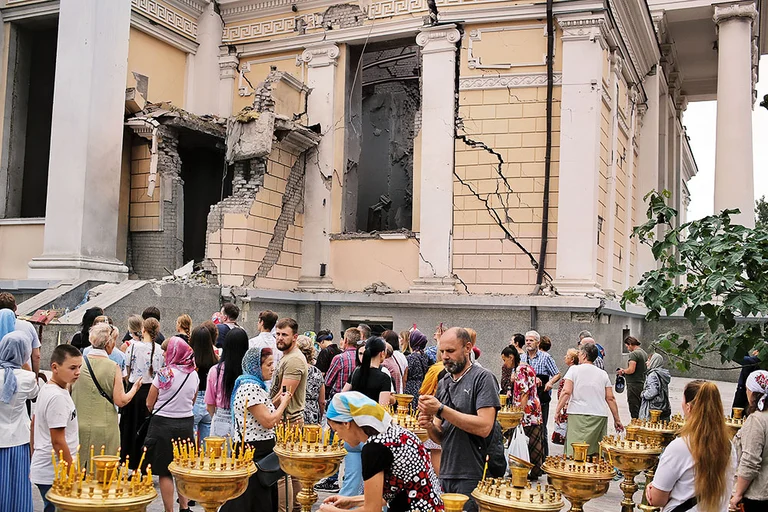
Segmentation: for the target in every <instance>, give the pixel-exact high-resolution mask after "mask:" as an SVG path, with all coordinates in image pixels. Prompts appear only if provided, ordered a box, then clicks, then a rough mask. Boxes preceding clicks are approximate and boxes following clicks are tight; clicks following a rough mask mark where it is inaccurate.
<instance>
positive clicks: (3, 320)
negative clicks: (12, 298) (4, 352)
mask: <svg viewBox="0 0 768 512" xmlns="http://www.w3.org/2000/svg"><path fill="white" fill-rule="evenodd" d="M15 330H16V313H14V312H13V311H11V310H10V309H0V340H1V339H3V337H5V335H6V334H8V333H9V332H12V331H15Z"/></svg>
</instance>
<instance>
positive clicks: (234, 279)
mask: <svg viewBox="0 0 768 512" xmlns="http://www.w3.org/2000/svg"><path fill="white" fill-rule="evenodd" d="M298 156H299V155H298V153H296V152H295V151H293V150H289V149H287V148H286V147H285V146H283V145H279V146H278V147H276V148H274V149H273V150H272V152H271V153H270V155H269V157H268V160H267V172H266V174H265V176H264V186H263V187H261V188H260V189H259V191H258V192H257V193H256V199H255V200H254V202H253V204H252V206H251V209H250V212H249V213H248V214H246V215H243V214H236V213H227V214H225V215H224V219H223V223H222V229H220V230H218V231H216V232H214V233H211V234H210V235H209V236H208V243H207V247H206V255H207V256H208V257H209V258H211V260H212V261H213V263H214V264H215V265H216V267H217V269H218V275H219V281H220V282H221V284H223V285H225V286H249V287H253V288H266V289H271V290H293V289H295V288H296V285H297V284H298V282H299V273H300V271H301V241H302V238H303V234H304V215H303V214H302V213H297V214H296V218H295V220H294V222H293V224H291V225H289V226H288V231H287V233H286V236H285V239H284V241H283V246H282V250H281V252H280V256H279V258H278V261H277V263H276V264H275V265H274V266H273V267H272V269H271V270H270V271H269V273H268V274H267V276H266V277H255V276H256V273H257V272H258V269H259V265H260V264H261V262H262V260H263V259H264V256H265V255H266V252H267V247H268V246H269V242H270V240H271V239H272V234H273V233H274V231H275V226H276V224H277V220H278V217H279V216H280V211H281V208H282V200H283V194H284V193H285V187H286V183H287V179H288V175H289V173H290V172H291V167H292V166H293V165H294V163H295V162H296V159H297V157H298Z"/></svg>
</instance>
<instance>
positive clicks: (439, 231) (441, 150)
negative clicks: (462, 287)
mask: <svg viewBox="0 0 768 512" xmlns="http://www.w3.org/2000/svg"><path fill="white" fill-rule="evenodd" d="M460 40H461V34H460V33H459V31H458V30H456V27H455V26H454V25H443V26H439V27H430V28H425V29H423V30H422V31H421V32H419V35H418V36H416V43H417V44H418V45H419V46H420V47H421V55H422V62H423V66H422V85H421V91H422V93H421V162H422V166H421V199H420V208H419V216H420V228H419V232H420V238H419V278H418V280H416V281H415V282H414V283H413V287H412V288H411V291H412V292H422V293H454V292H455V282H456V279H455V278H454V277H453V268H452V264H451V259H452V252H453V248H452V238H453V165H454V136H455V115H456V114H455V109H454V106H455V104H456V97H455V94H456V43H458V42H459V41H460Z"/></svg>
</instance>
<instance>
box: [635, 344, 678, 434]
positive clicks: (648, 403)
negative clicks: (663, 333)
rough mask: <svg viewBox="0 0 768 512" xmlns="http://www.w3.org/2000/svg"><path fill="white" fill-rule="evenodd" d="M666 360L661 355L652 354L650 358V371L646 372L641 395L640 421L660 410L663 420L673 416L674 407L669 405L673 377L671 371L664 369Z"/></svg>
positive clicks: (648, 364)
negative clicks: (670, 385) (653, 411)
mask: <svg viewBox="0 0 768 512" xmlns="http://www.w3.org/2000/svg"><path fill="white" fill-rule="evenodd" d="M662 364H664V358H663V357H661V356H660V355H659V354H651V357H649V358H648V363H647V366H648V370H646V372H645V386H643V392H642V393H640V398H642V402H641V403H640V415H639V417H640V419H641V420H647V419H649V418H650V417H651V410H652V409H653V410H660V411H661V419H662V420H668V419H669V418H670V416H672V406H671V405H670V404H669V382H670V381H671V380H672V377H671V376H670V374H669V370H667V369H666V368H662Z"/></svg>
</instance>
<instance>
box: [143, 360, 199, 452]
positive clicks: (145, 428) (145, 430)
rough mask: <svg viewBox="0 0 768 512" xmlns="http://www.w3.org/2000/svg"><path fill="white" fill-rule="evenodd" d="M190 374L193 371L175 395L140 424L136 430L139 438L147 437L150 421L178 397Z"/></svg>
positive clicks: (185, 378)
mask: <svg viewBox="0 0 768 512" xmlns="http://www.w3.org/2000/svg"><path fill="white" fill-rule="evenodd" d="M190 375H192V373H191V372H190V373H188V374H187V376H186V377H184V382H182V383H181V386H179V389H177V390H176V392H175V393H174V394H173V396H172V397H171V398H169V399H168V400H166V401H165V402H164V403H163V405H161V406H160V407H158V408H157V410H155V411H152V412H150V413H149V416H148V417H147V419H145V420H144V423H142V424H141V425H139V429H138V430H137V431H136V437H137V438H138V439H141V440H143V439H144V438H145V437H147V431H148V430H149V423H150V422H151V421H152V418H153V417H154V416H155V414H157V413H159V412H160V411H161V410H162V409H163V407H165V406H166V405H168V404H169V403H171V402H173V399H174V398H176V395H178V394H179V392H180V391H181V390H182V389H184V384H186V383H187V380H188V379H189V376H190Z"/></svg>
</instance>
